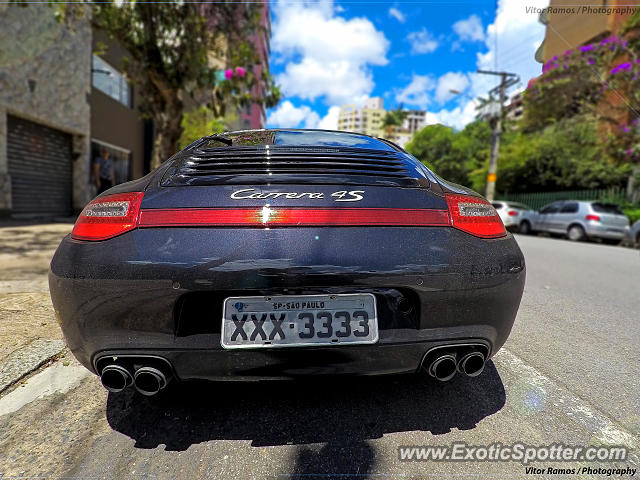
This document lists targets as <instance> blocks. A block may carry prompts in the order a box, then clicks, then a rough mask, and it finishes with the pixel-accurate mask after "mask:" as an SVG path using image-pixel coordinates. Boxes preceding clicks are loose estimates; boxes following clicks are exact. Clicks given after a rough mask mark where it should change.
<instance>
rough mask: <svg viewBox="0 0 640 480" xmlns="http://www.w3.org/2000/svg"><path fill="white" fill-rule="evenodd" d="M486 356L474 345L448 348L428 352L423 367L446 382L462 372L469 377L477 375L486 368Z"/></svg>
mask: <svg viewBox="0 0 640 480" xmlns="http://www.w3.org/2000/svg"><path fill="white" fill-rule="evenodd" d="M485 362H486V358H485V356H484V354H483V353H482V352H480V351H479V350H476V349H475V348H473V347H469V346H467V347H466V348H465V347H463V346H459V347H456V346H455V345H452V346H451V347H449V348H448V350H444V351H439V352H438V351H436V352H433V351H431V352H427V354H426V355H425V358H424V360H423V362H422V368H423V369H424V370H425V371H426V372H427V373H428V374H429V375H430V376H432V377H434V378H436V379H438V380H440V381H441V382H446V381H448V380H451V379H452V378H453V377H454V376H455V375H456V373H458V372H460V373H462V374H464V375H466V376H468V377H477V376H478V375H480V374H481V373H482V371H483V370H484V366H485Z"/></svg>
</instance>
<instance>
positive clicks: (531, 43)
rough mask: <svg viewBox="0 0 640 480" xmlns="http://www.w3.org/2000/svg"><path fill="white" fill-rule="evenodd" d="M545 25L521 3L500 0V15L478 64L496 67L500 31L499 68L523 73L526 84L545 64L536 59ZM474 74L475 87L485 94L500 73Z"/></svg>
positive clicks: (537, 0)
mask: <svg viewBox="0 0 640 480" xmlns="http://www.w3.org/2000/svg"><path fill="white" fill-rule="evenodd" d="M548 5H549V0H531V1H530V2H529V3H528V4H527V6H531V7H534V8H544V7H547V6H548ZM544 33H545V26H544V25H542V24H541V23H540V22H538V15H534V14H530V15H527V14H526V13H525V12H524V11H523V9H522V4H519V3H518V2H513V1H509V0H500V1H499V4H498V15H497V16H496V18H495V20H494V21H493V23H491V24H490V25H489V26H488V27H487V30H486V37H485V44H486V46H487V51H486V52H484V53H478V58H477V67H478V68H480V69H487V70H493V69H495V65H496V62H495V60H496V45H495V38H496V34H497V35H498V50H497V58H498V62H497V64H498V70H504V71H507V72H513V73H516V74H518V75H519V76H520V78H521V80H522V83H523V85H526V84H527V82H528V81H529V79H531V78H533V77H537V76H538V75H540V73H541V71H542V66H541V65H540V64H539V63H538V62H536V61H535V58H534V55H535V52H536V50H537V48H538V47H539V46H540V43H541V42H542V40H543V39H544ZM478 77H482V78H476V79H473V78H472V83H473V86H474V90H476V92H477V93H478V94H486V91H487V90H488V89H489V88H491V86H495V85H497V84H498V82H499V79H498V77H494V78H491V77H488V76H487V75H481V76H478Z"/></svg>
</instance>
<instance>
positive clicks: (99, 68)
mask: <svg viewBox="0 0 640 480" xmlns="http://www.w3.org/2000/svg"><path fill="white" fill-rule="evenodd" d="M91 81H92V83H93V86H94V87H96V88H97V89H98V90H100V91H101V92H102V93H105V94H106V95H109V96H110V97H111V98H113V99H114V100H117V101H118V102H120V103H121V104H123V105H125V106H126V107H129V108H131V107H133V105H132V98H131V87H130V86H129V83H128V82H127V79H126V78H124V75H122V74H121V73H120V72H118V71H117V70H116V69H115V68H113V67H112V66H111V65H109V64H108V63H107V62H105V61H104V60H103V59H101V58H100V57H99V56H97V55H95V54H94V55H93V62H92V68H91Z"/></svg>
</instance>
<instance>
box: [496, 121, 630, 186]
mask: <svg viewBox="0 0 640 480" xmlns="http://www.w3.org/2000/svg"><path fill="white" fill-rule="evenodd" d="M597 128H598V122H597V121H596V118H595V117H594V116H592V115H579V116H574V117H570V118H563V119H560V120H559V121H558V122H556V123H554V124H552V125H549V126H547V127H545V128H544V129H542V130H539V131H536V132H529V133H527V132H523V131H517V132H511V134H510V137H508V138H505V142H503V145H502V148H501V152H500V159H499V169H498V171H499V172H500V176H499V177H498V184H497V186H498V190H499V191H500V192H502V193H503V194H504V193H515V192H540V191H557V190H580V189H593V188H606V187H610V186H621V185H622V184H623V183H624V181H625V178H626V176H627V175H628V172H629V169H630V166H629V165H628V164H617V163H615V162H613V161H612V160H611V158H610V157H609V156H607V155H606V153H605V148H606V146H605V145H604V144H603V143H602V142H601V141H600V139H599V136H598V130H597Z"/></svg>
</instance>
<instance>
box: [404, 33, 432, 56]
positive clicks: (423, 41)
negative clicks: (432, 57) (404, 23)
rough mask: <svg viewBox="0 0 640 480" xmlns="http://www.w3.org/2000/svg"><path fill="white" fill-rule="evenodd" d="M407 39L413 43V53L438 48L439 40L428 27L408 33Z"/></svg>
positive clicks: (429, 51) (426, 51)
mask: <svg viewBox="0 0 640 480" xmlns="http://www.w3.org/2000/svg"><path fill="white" fill-rule="evenodd" d="M407 40H408V41H409V43H410V44H411V53H412V54H413V55H416V54H422V53H431V52H433V51H434V50H435V49H436V48H438V42H437V40H436V39H434V38H433V36H432V35H431V34H430V33H429V32H428V31H427V29H426V28H423V29H422V30H419V31H417V32H411V33H410V34H409V35H407Z"/></svg>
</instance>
